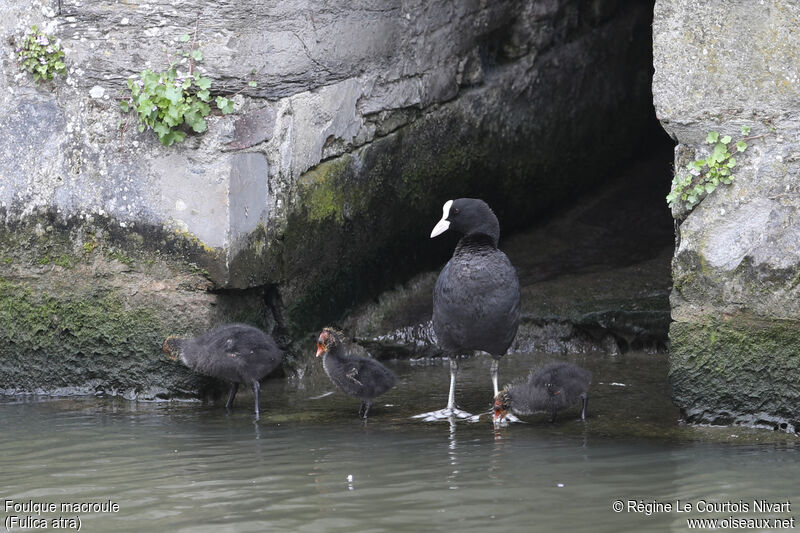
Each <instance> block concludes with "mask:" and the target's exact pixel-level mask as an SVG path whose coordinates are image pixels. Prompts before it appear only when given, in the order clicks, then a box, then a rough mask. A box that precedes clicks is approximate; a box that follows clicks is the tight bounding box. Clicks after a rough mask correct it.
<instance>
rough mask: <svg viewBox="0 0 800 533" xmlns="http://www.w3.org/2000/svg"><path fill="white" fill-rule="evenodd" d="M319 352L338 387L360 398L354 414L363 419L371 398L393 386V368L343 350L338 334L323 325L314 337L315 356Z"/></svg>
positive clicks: (323, 363) (327, 372)
mask: <svg viewBox="0 0 800 533" xmlns="http://www.w3.org/2000/svg"><path fill="white" fill-rule="evenodd" d="M320 355H321V356H322V367H323V368H324V369H325V373H326V374H328V377H329V378H330V379H331V381H332V382H333V383H334V385H336V386H337V387H338V388H339V390H340V391H342V392H343V393H345V394H349V395H350V396H354V397H356V398H360V399H361V406H360V407H359V408H358V416H359V417H362V418H363V419H364V420H366V419H367V415H368V413H369V408H370V407H372V400H374V399H375V398H377V397H378V396H380V395H381V394H383V393H384V392H386V391H388V390H389V389H391V388H392V387H394V385H395V383H396V382H397V378H396V377H395V375H394V372H392V371H391V370H389V369H388V368H386V367H385V366H383V365H382V364H380V363H379V362H378V361H376V360H375V359H370V358H369V357H360V356H357V355H352V354H346V353H345V350H344V345H343V344H342V334H341V333H340V332H338V331H336V330H335V329H333V328H325V329H323V330H322V333H320V334H319V339H317V357H319V356H320Z"/></svg>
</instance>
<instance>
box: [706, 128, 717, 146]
mask: <svg viewBox="0 0 800 533" xmlns="http://www.w3.org/2000/svg"><path fill="white" fill-rule="evenodd" d="M717 139H719V133H717V132H716V131H709V132H708V135H706V142H707V143H708V144H713V143H715V142H717Z"/></svg>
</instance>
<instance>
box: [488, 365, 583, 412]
mask: <svg viewBox="0 0 800 533" xmlns="http://www.w3.org/2000/svg"><path fill="white" fill-rule="evenodd" d="M591 381H592V373H591V372H589V371H588V370H584V369H583V368H581V367H579V366H575V365H573V364H571V363H565V362H559V363H552V364H549V365H547V366H545V367H544V368H543V369H541V370H540V371H539V372H535V373H534V372H531V374H530V376H529V377H528V380H527V381H525V382H522V383H517V384H512V385H507V386H506V387H505V388H504V389H503V390H502V391H500V392H499V393H497V395H496V396H495V399H494V419H495V421H500V420H502V419H503V418H505V416H506V413H507V412H508V411H511V412H513V413H515V414H518V415H530V414H533V413H537V412H547V413H550V421H551V422H554V421H555V419H556V415H557V413H558V411H560V410H562V409H566V408H568V407H570V406H572V405H574V404H576V403H578V401H580V402H581V419H582V420H585V419H586V407H587V404H588V401H589V397H588V393H587V391H588V389H589V384H590V383H591Z"/></svg>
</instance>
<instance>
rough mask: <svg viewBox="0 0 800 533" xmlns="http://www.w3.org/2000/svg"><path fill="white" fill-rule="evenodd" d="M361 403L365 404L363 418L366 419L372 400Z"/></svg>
mask: <svg viewBox="0 0 800 533" xmlns="http://www.w3.org/2000/svg"><path fill="white" fill-rule="evenodd" d="M361 404H362V405H363V406H364V416H363V417H362V418H363V419H364V420H366V419H367V415H368V414H369V408H370V407H372V400H366V401H362V402H361Z"/></svg>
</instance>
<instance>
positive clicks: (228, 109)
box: [216, 96, 233, 115]
mask: <svg viewBox="0 0 800 533" xmlns="http://www.w3.org/2000/svg"><path fill="white" fill-rule="evenodd" d="M216 103H217V107H218V108H219V109H220V110H221V111H222V113H223V114H225V115H229V114H231V113H233V100H230V99H228V98H225V97H224V96H217V100H216Z"/></svg>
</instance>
